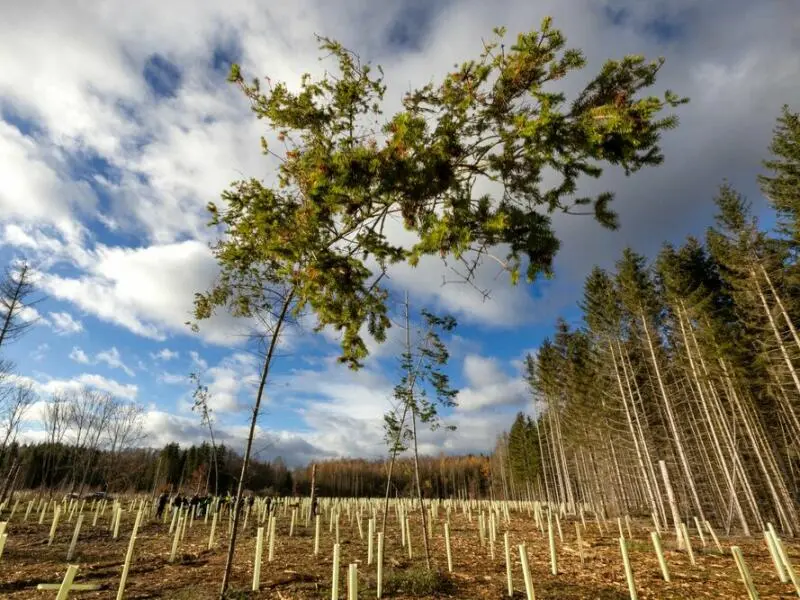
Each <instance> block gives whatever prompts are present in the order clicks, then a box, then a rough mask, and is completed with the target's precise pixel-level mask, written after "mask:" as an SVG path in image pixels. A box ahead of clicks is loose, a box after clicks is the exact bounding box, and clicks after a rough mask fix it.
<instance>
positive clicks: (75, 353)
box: [69, 346, 92, 365]
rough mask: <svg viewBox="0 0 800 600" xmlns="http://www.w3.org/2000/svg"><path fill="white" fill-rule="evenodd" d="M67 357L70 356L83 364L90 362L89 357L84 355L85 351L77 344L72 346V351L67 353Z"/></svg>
mask: <svg viewBox="0 0 800 600" xmlns="http://www.w3.org/2000/svg"><path fill="white" fill-rule="evenodd" d="M69 357H70V359H72V360H74V361H75V362H79V363H83V364H84V365H89V364H91V362H92V361H91V360H90V359H89V357H88V356H87V355H86V352H84V351H83V350H81V349H80V348H78V347H77V346H74V347H73V348H72V351H71V352H70V353H69Z"/></svg>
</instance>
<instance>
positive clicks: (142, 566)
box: [0, 510, 800, 600]
mask: <svg viewBox="0 0 800 600" xmlns="http://www.w3.org/2000/svg"><path fill="white" fill-rule="evenodd" d="M23 512H24V511H21V512H18V513H17V514H16V515H14V518H13V519H12V520H11V522H10V523H9V524H8V528H7V533H8V541H7V543H6V547H5V550H4V552H3V554H2V558H0V597H2V598H6V599H8V600H23V599H28V598H54V597H55V594H56V592H54V591H37V590H36V585H37V584H39V583H55V582H60V581H61V579H62V578H63V576H64V572H65V569H66V566H67V562H66V560H65V559H66V554H67V549H68V547H69V544H70V541H71V539H72V532H73V528H74V522H72V523H70V522H68V521H67V519H66V515H65V518H64V519H63V520H62V522H61V523H60V524H59V527H58V530H57V534H56V537H55V540H54V542H53V544H52V545H48V544H47V538H48V533H49V530H50V520H51V519H50V518H49V517H48V519H46V520H45V523H44V524H42V525H39V524H38V517H36V516H34V515H31V518H30V519H29V520H28V522H22V517H23V516H24V514H23ZM87 513H88V511H87ZM110 516H111V515H110V511H107V512H106V514H105V515H103V517H102V518H101V519H100V521H98V525H97V526H96V527H92V525H91V522H92V518H91V517H92V514H91V513H88V514H87V515H86V518H85V521H84V525H83V528H82V530H81V532H80V537H79V540H78V544H77V550H76V554H75V556H74V557H73V560H72V561H71V563H72V564H77V565H79V570H78V574H77V577H76V579H75V582H76V583H96V584H100V585H102V586H103V588H102V589H101V590H100V591H96V592H73V593H71V594H70V598H74V599H84V598H85V599H87V600H88V599H90V598H114V597H115V596H116V592H117V586H118V584H119V578H120V573H121V571H122V565H123V562H124V558H125V553H126V551H127V547H128V542H129V536H130V531H131V528H132V525H133V521H134V514H133V513H127V512H123V520H122V526H121V529H120V535H119V538H118V539H116V540H113V539H112V536H111V533H110V531H109V521H110ZM7 517H8V512H7V511H6V514H5V516H4V517H3V518H7ZM73 521H74V519H73ZM289 521H290V518H289V516H288V515H287V516H284V515H283V513H282V511H279V516H278V521H277V536H276V546H275V557H274V560H273V561H272V562H271V563H270V562H267V547H266V544H265V548H264V559H263V561H264V562H263V564H262V567H261V591H259V592H251V591H249V590H250V587H251V582H252V567H253V555H254V548H255V525H254V523H253V520H252V519H251V520H250V522H249V523H248V526H247V530H246V532H245V534H244V535H242V536H240V540H241V543H240V545H239V547H238V550H237V553H236V560H235V563H234V570H233V577H232V582H233V583H232V588H233V589H234V590H235V592H236V594H235V595H231V597H232V598H240V599H244V598H277V599H285V600H289V599H298V600H300V599H325V600H327V599H329V598H330V597H331V591H330V586H331V569H332V547H333V534H331V533H330V532H329V527H328V524H327V521H326V519H325V518H324V517H323V526H322V529H321V532H322V533H321V539H320V554H319V556H316V557H315V556H314V555H313V547H314V527H313V524H312V526H310V527H308V528H305V527H303V526H302V525H301V526H299V527H298V528H296V531H295V535H294V536H293V537H289ZM443 522H444V511H443V510H442V511H441V512H440V517H439V521H438V522H437V523H436V524H435V525H434V536H433V539H432V545H431V555H432V559H433V562H434V567H435V568H437V569H440V570H442V571H444V572H446V571H447V560H446V553H445V542H444V530H443ZM632 524H633V530H632V533H633V539H631V540H630V541H629V552H630V558H631V564H632V568H633V573H634V578H635V582H636V589H637V592H638V597H639V599H641V600H647V599H671V598H747V593H746V590H745V587H744V585H743V584H742V581H741V579H740V576H739V572H738V570H737V568H736V565H735V563H734V560H733V557H732V556H731V553H730V546H732V545H738V546H740V547H741V548H742V551H743V553H744V557H745V561H746V562H747V565H748V567H749V569H750V571H751V574H752V576H753V580H754V582H755V585H756V588H757V590H758V593H759V594H760V597H761V598H762V599H767V598H793V597H796V594H795V592H794V588H793V587H792V585H791V584H790V583H789V584H783V583H780V581H779V579H778V577H777V575H776V572H775V568H774V566H773V563H772V560H771V558H770V555H769V552H768V550H767V547H766V544H765V542H764V539H763V537H754V538H751V539H742V538H724V537H722V536H720V542H721V544H722V546H723V548H724V549H725V552H724V553H722V554H720V553H719V552H717V551H716V549H712V545H713V544H712V542H711V540H710V539H707V542H708V544H709V546H708V547H706V548H702V547H701V543H700V540H699V538H698V537H697V536H696V532H694V533H692V539H693V546H694V547H695V554H696V561H697V565H696V566H692V565H691V563H690V561H689V558H688V556H687V555H686V553H685V552H678V551H677V550H676V549H675V545H674V543H673V541H672V540H671V539H665V541H664V547H665V555H666V559H667V563H668V565H669V569H670V572H671V575H672V582H671V583H666V582H664V580H663V579H662V576H661V572H660V569H659V567H658V562H657V559H656V556H655V554H654V552H653V548H652V545H651V543H650V534H649V523H648V522H646V521H644V520H641V521H639V520H633V522H632ZM209 528H210V520H209V523H208V524H206V523H204V522H203V521H202V520H199V521H196V522H195V523H194V524H193V526H192V527H191V528H187V530H186V537H185V538H184V540H183V541H182V542H181V544H180V546H179V549H178V560H177V561H176V562H175V563H174V564H170V563H169V562H168V558H169V554H170V549H171V546H172V536H170V535H169V534H168V529H169V523H167V524H162V523H161V522H156V521H150V522H148V523H146V524H144V525H143V526H142V527H141V529H140V533H139V536H138V538H137V541H136V548H135V555H134V561H133V564H132V566H131V569H130V573H129V576H128V582H127V586H126V590H125V598H126V599H128V600H143V599H145V598H165V599H170V600H190V599H191V600H205V599H215V598H217V592H218V587H219V581H220V576H221V573H222V569H223V566H224V561H225V546H226V544H225V540H224V536H225V534H226V533H227V530H228V526H227V523H223V524H222V526H220V527H218V529H217V534H218V540H217V543H216V546H215V548H214V550H213V551H209V550H207V544H208V532H209ZM366 530H367V524H366V519H365V520H364V532H365V539H364V540H361V539H360V537H359V533H358V528H357V525H356V521H355V518H354V519H353V521H352V523H350V521H349V520H348V518H347V515H346V513H345V514H342V517H341V527H340V539H341V565H342V570H341V575H340V588H339V597H340V598H344V597H346V581H347V565H348V564H350V563H358V576H359V597H360V598H374V597H375V566H374V565H373V566H371V567H370V566H367V564H366V563H367V560H366V559H367V542H366ZM421 531H422V530H421V524H420V523H419V513H418V512H417V513H413V514H412V550H413V553H414V558H413V559H411V560H409V559H408V552H407V550H406V549H405V548H403V547H402V546H401V542H400V532H399V527H398V523H397V519H396V517H395V513H394V511H390V519H389V523H388V526H387V532H386V537H387V540H388V541H387V544H386V558H385V565H386V566H385V571H384V572H385V575H384V577H385V580H384V581H385V583H384V589H385V593H384V597H386V598H393V599H399V600H402V599H406V598H419V597H438V598H457V599H465V600H466V599H469V600H473V599H483V598H492V599H495V598H496V599H499V598H503V597H507V584H506V572H505V558H504V549H503V532H505V531H506V527H505V525H504V524H503V523H502V521H501V525H500V529H499V530H498V534H497V543H496V545H495V549H494V550H495V551H494V558H492V557H491V553H490V550H489V547H488V546H486V547H482V546H481V543H480V539H479V534H478V519H477V515H476V514H473V519H472V522H471V523H470V522H469V521H468V519H467V518H466V516H464V515H463V514H462V512H461V511H460V510H458V511H454V512H453V513H452V514H451V539H452V550H453V573H452V575H451V576H449V577H445V578H442V579H439V580H438V583H437V587H438V590H437V591H436V592H434V593H431V592H421V590H424V589H426V588H428V587H429V586H430V582H429V581H426V580H425V576H424V573H425V570H424V566H425V559H424V547H423V542H422V535H421ZM508 531H509V534H510V540H511V546H512V563H513V580H514V590H515V594H514V596H515V597H516V598H524V597H525V587H524V583H523V576H522V570H521V567H520V560H519V551H518V550H517V545H518V544H520V543H522V542H525V543H526V544H527V548H528V555H529V557H530V563H531V573H532V579H533V583H534V589H535V593H536V598H537V600H547V599H555V598H558V599H561V600H572V599H578V598H586V599H590V598H591V599H607V600H612V599H614V600H616V599H619V600H625V599H626V598H629V595H628V588H627V584H626V581H625V576H624V570H623V563H622V560H621V556H620V548H619V542H618V538H617V536H618V535H619V532H618V529H617V525H616V522H611V523H609V524H608V526H607V528H606V531H605V532H604V534H602V535H601V534H600V532H599V530H598V526H597V524H596V523H595V522H594V521H593V520H589V521H587V528H586V530H585V531H584V530H582V531H583V532H582V536H583V539H584V548H583V554H584V563H583V565H581V560H580V554H579V551H578V546H577V543H576V534H575V524H574V522H572V521H562V531H563V536H564V539H563V543H560V542H559V538H558V535H556V544H557V548H558V571H559V572H558V575H555V576H554V575H551V573H550V558H549V551H548V539H547V534H546V531H545V533H544V534H543V533H541V532H540V531H539V529H538V528H537V527H536V524H535V522H534V519H533V517H530V516H528V514H527V512H526V511H521V512H513V511H512V512H511V523H510V526H509V527H508ZM706 537H707V538H708V536H706ZM265 539H266V538H265ZM784 541H785V543H786V542H787V540H784ZM786 546H787V550H788V552H789V555H790V560H791V562H792V563H793V564H794V565H795V569H796V570H798V571H800V544H798V543H796V542H792V543H786ZM376 548H377V544H376ZM415 592H416V593H415Z"/></svg>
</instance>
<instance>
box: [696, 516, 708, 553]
mask: <svg viewBox="0 0 800 600" xmlns="http://www.w3.org/2000/svg"><path fill="white" fill-rule="evenodd" d="M694 526H695V529H697V535H699V536H700V543H701V544H703V548H705V547H706V536H704V535H703V528H702V527H700V520H699V519H698V518H697V517H694Z"/></svg>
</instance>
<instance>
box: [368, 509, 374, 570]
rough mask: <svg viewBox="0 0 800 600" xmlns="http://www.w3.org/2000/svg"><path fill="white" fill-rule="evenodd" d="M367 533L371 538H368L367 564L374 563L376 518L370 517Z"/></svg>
mask: <svg viewBox="0 0 800 600" xmlns="http://www.w3.org/2000/svg"><path fill="white" fill-rule="evenodd" d="M367 535H368V536H369V538H368V539H367V564H368V565H371V564H372V550H373V548H372V546H373V543H374V541H375V520H374V519H370V520H369V521H368V523H367Z"/></svg>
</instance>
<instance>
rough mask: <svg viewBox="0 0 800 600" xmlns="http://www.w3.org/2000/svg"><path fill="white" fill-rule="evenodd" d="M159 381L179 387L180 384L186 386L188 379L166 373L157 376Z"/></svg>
mask: <svg viewBox="0 0 800 600" xmlns="http://www.w3.org/2000/svg"><path fill="white" fill-rule="evenodd" d="M158 380H159V381H163V382H164V383H167V384H169V385H180V384H184V385H186V384H188V383H189V377H188V376H186V375H184V374H182V373H167V372H164V373H162V374H161V375H159V376H158Z"/></svg>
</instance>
